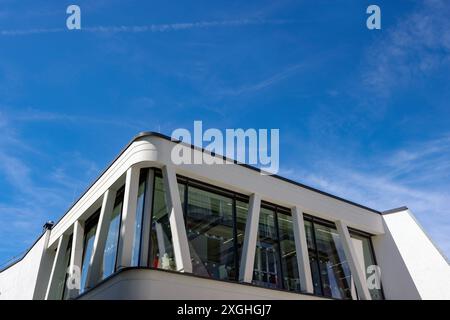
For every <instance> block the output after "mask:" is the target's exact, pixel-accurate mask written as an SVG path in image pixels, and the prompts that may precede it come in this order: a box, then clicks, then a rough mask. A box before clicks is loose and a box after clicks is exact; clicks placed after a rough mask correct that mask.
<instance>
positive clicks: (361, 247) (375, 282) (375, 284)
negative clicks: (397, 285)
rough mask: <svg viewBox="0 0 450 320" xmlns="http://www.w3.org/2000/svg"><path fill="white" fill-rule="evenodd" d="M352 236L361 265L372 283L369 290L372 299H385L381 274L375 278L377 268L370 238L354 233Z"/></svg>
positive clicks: (369, 282)
mask: <svg viewBox="0 0 450 320" xmlns="http://www.w3.org/2000/svg"><path fill="white" fill-rule="evenodd" d="M351 238H352V242H353V247H354V248H355V252H356V256H357V259H358V261H359V262H360V263H361V267H362V269H363V270H364V272H365V274H366V279H367V280H368V281H367V282H368V284H370V286H369V292H370V296H371V297H372V300H383V292H382V290H381V279H379V274H378V278H375V277H377V275H376V272H377V270H376V269H375V268H376V263H375V257H374V255H373V251H372V245H371V243H370V238H369V237H366V236H362V235H359V234H354V233H351ZM370 266H372V267H371V268H372V269H370V268H369V267H370Z"/></svg>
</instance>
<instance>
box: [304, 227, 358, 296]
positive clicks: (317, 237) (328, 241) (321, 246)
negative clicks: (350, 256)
mask: <svg viewBox="0 0 450 320" xmlns="http://www.w3.org/2000/svg"><path fill="white" fill-rule="evenodd" d="M305 229H306V235H307V241H308V252H309V259H310V264H311V272H312V277H313V283H314V293H315V294H318V295H323V296H326V297H332V298H337V299H352V297H354V296H355V293H354V292H352V289H353V288H354V286H353V285H352V278H351V273H350V268H349V266H348V263H347V260H346V257H345V254H344V249H343V247H342V242H341V239H340V237H339V234H338V232H337V231H336V229H335V228H334V226H332V225H331V224H328V223H319V222H318V221H316V220H313V221H305Z"/></svg>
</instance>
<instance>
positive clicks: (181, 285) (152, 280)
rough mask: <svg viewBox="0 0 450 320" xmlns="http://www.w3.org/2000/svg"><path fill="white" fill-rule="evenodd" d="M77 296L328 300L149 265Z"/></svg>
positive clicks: (144, 298) (158, 298)
mask: <svg viewBox="0 0 450 320" xmlns="http://www.w3.org/2000/svg"><path fill="white" fill-rule="evenodd" d="M78 299H80V300H106V299H108V300H110V299H113V300H165V299H171V300H219V299H220V300H328V299H326V298H322V297H318V296H314V295H310V294H300V293H292V292H288V291H283V290H276V289H267V288H261V287H257V286H254V285H249V284H241V283H234V282H229V281H220V280H213V279H207V278H203V277H198V276H195V275H191V274H183V273H178V272H170V271H164V270H156V269H148V268H127V269H123V270H121V271H119V272H118V273H116V274H114V275H113V276H111V277H110V278H108V279H105V280H104V281H103V282H101V283H100V284H99V285H98V286H97V287H95V288H93V289H91V290H89V291H88V292H86V293H84V294H83V295H81V296H80V297H78Z"/></svg>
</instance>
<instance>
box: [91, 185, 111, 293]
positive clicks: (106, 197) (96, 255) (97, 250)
mask: <svg viewBox="0 0 450 320" xmlns="http://www.w3.org/2000/svg"><path fill="white" fill-rule="evenodd" d="M116 194H117V192H116V190H114V189H108V190H106V192H105V193H104V194H103V201H102V208H101V209H100V216H99V218H98V224H97V231H96V233H95V238H94V245H93V247H92V255H91V257H90V260H89V268H88V270H87V274H86V288H92V287H94V286H95V285H96V284H97V283H98V282H100V280H101V279H102V271H103V255H104V253H105V246H106V240H107V238H108V230H109V224H110V222H111V216H112V213H113V210H114V202H115V200H116Z"/></svg>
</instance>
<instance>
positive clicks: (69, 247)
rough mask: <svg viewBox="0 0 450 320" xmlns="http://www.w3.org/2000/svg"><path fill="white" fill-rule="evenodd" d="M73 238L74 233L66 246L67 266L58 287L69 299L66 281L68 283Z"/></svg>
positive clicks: (64, 296)
mask: <svg viewBox="0 0 450 320" xmlns="http://www.w3.org/2000/svg"><path fill="white" fill-rule="evenodd" d="M72 238H73V235H71V236H70V239H69V242H68V244H67V248H66V253H65V255H64V265H65V266H66V268H65V269H64V270H63V271H62V272H63V273H64V275H62V276H61V277H60V280H59V282H58V285H57V289H56V290H58V292H62V299H63V300H67V299H69V290H68V288H67V286H66V283H67V278H68V276H69V273H68V272H67V271H68V269H69V265H70V255H71V253H72Z"/></svg>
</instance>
